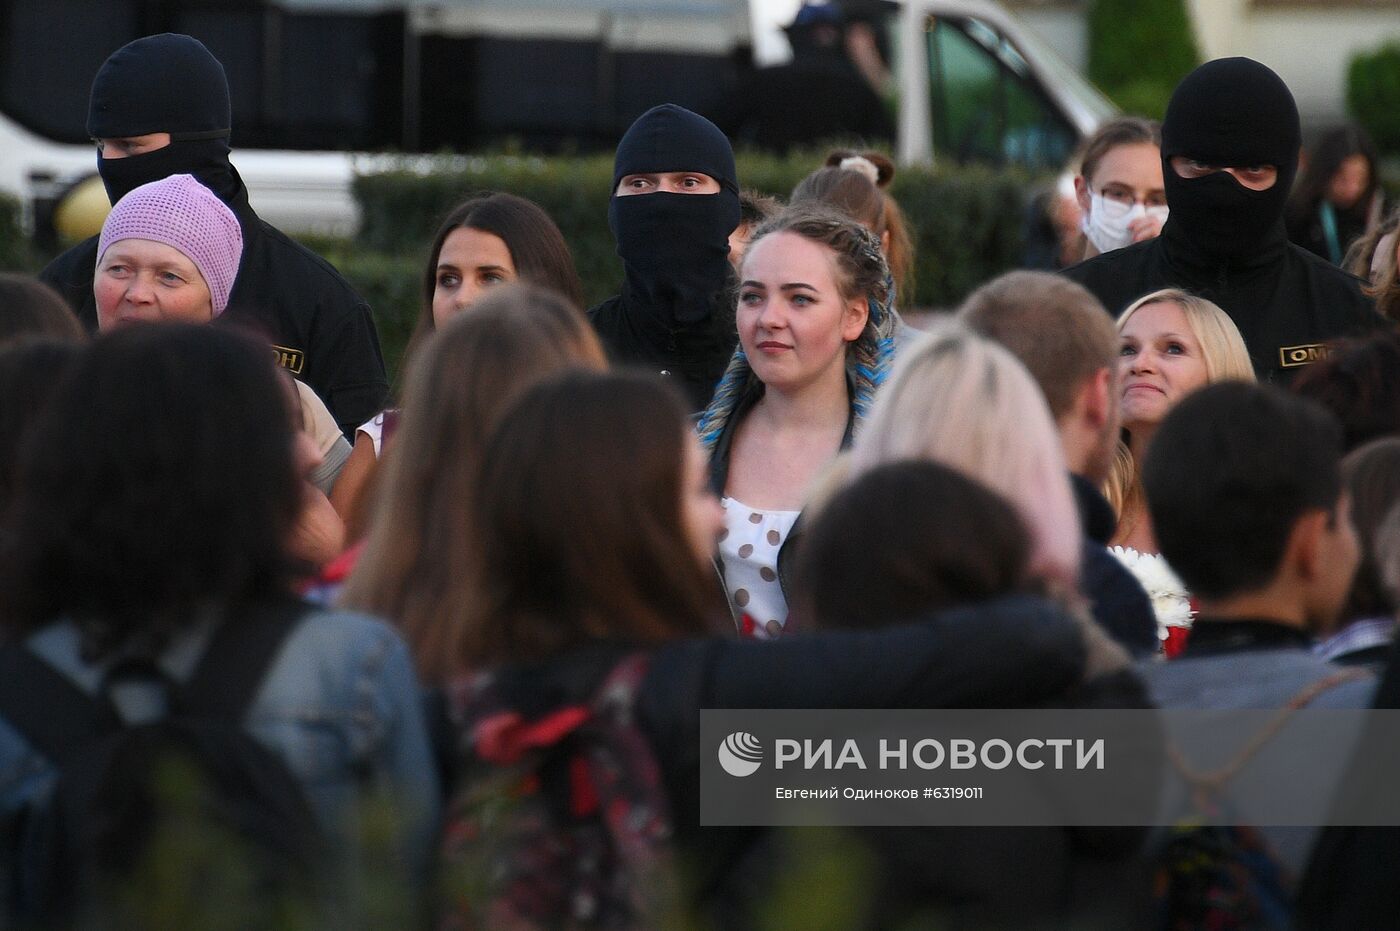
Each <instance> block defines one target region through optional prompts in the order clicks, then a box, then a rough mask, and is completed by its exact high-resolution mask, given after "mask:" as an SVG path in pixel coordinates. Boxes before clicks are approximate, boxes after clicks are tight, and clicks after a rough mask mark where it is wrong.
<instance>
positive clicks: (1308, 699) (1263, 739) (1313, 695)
mask: <svg viewBox="0 0 1400 931" xmlns="http://www.w3.org/2000/svg"><path fill="white" fill-rule="evenodd" d="M1369 678H1371V673H1370V672H1368V671H1366V670H1365V669H1360V668H1352V669H1342V670H1339V671H1337V672H1334V673H1332V674H1331V675H1330V676H1323V677H1322V678H1321V679H1317V680H1314V681H1313V682H1309V683H1308V684H1307V685H1305V686H1303V688H1301V689H1299V690H1298V691H1297V692H1296V693H1295V694H1294V695H1293V697H1292V698H1290V699H1289V700H1288V701H1287V702H1285V703H1284V705H1283V707H1282V708H1280V709H1279V711H1278V713H1277V714H1275V715H1274V717H1273V718H1272V719H1271V720H1270V721H1269V723H1268V724H1266V725H1265V726H1264V728H1263V729H1262V730H1260V731H1259V733H1257V734H1255V735H1254V736H1253V737H1251V738H1250V739H1249V741H1248V742H1247V743H1245V745H1244V746H1243V747H1241V748H1240V750H1239V752H1238V753H1236V754H1235V755H1234V757H1232V758H1231V759H1230V761H1229V762H1228V763H1226V764H1225V765H1224V766H1221V767H1218V768H1217V769H1213V770H1210V771H1208V772H1201V771H1199V770H1195V769H1192V768H1191V767H1190V766H1189V765H1188V764H1187V762H1186V759H1185V758H1184V757H1183V756H1182V754H1181V751H1180V749H1178V748H1177V747H1176V746H1175V745H1172V746H1170V747H1169V748H1168V751H1167V752H1168V755H1169V756H1170V757H1171V761H1172V765H1173V766H1174V767H1175V768H1176V770H1177V772H1178V773H1180V774H1181V777H1182V778H1183V779H1185V780H1186V782H1187V783H1188V784H1189V785H1190V786H1191V788H1192V789H1193V790H1195V791H1196V792H1198V793H1199V792H1205V793H1209V794H1215V793H1218V792H1219V791H1220V790H1221V789H1223V788H1224V787H1225V785H1226V783H1228V782H1229V781H1230V780H1231V779H1233V778H1235V776H1236V775H1238V774H1239V772H1240V770H1242V769H1244V768H1245V766H1246V765H1247V764H1248V763H1249V761H1250V760H1252V759H1254V756H1255V754H1257V753H1258V752H1259V751H1260V750H1262V749H1264V745H1265V744H1266V743H1268V742H1269V741H1270V740H1272V739H1273V738H1274V736H1275V735H1276V734H1278V732H1279V731H1280V730H1282V729H1283V726H1284V725H1285V724H1287V723H1288V719H1289V718H1291V717H1293V715H1294V713H1295V712H1298V711H1301V710H1302V709H1303V708H1306V707H1307V706H1308V705H1310V704H1312V703H1313V702H1314V701H1316V700H1317V698H1318V697H1319V696H1321V695H1323V694H1325V693H1327V692H1330V691H1332V689H1335V688H1336V687H1337V686H1339V685H1345V684H1346V683H1348V682H1355V681H1357V680H1359V679H1369Z"/></svg>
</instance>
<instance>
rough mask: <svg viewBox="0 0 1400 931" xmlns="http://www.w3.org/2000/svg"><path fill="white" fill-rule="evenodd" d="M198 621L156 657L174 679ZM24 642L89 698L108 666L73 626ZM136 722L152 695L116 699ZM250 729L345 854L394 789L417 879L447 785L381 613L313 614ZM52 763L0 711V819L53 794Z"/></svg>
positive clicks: (272, 673) (263, 691) (187, 665)
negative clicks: (373, 800) (90, 656)
mask: <svg viewBox="0 0 1400 931" xmlns="http://www.w3.org/2000/svg"><path fill="white" fill-rule="evenodd" d="M213 626H214V625H213V622H212V621H205V622H201V623H199V624H196V625H195V626H194V627H193V628H192V629H191V630H190V631H189V632H187V633H185V634H183V635H182V636H180V637H178V638H177V639H176V640H175V641H174V642H173V643H172V644H171V645H170V647H169V648H168V649H167V650H166V651H165V653H164V654H163V655H162V656H161V657H160V659H159V661H158V662H159V665H160V666H161V668H162V670H163V671H164V672H165V673H166V674H167V675H169V676H170V677H171V678H172V679H173V680H174V681H177V682H178V681H183V680H184V679H186V678H188V676H189V675H190V674H191V673H192V672H193V670H194V668H195V665H196V664H197V663H198V661H199V658H200V656H201V655H202V653H203V650H204V646H205V644H206V643H207V642H208V639H209V636H210V634H211V632H212V630H213ZM27 645H28V647H29V648H30V649H32V650H33V651H34V652H35V653H37V654H38V655H39V656H40V657H42V658H43V659H44V660H45V661H47V662H48V663H49V664H50V665H51V666H53V667H55V668H56V669H57V670H59V671H60V672H62V673H63V674H64V675H66V676H67V677H68V678H69V679H71V680H72V681H73V682H74V683H75V684H76V685H78V686H79V687H80V688H82V689H83V690H84V691H86V692H88V693H90V694H94V693H96V691H97V690H98V688H99V687H100V683H101V681H102V677H103V674H104V672H105V668H104V667H103V666H94V665H89V664H87V663H84V662H83V661H82V660H81V658H80V651H79V646H80V635H79V631H78V628H77V626H76V625H75V624H74V623H72V622H71V621H66V620H65V621H59V622H56V623H54V624H51V625H49V626H47V627H45V628H43V629H41V630H39V631H36V632H35V633H34V634H32V635H31V636H30V637H29V639H28V641H27ZM113 698H114V701H115V702H116V704H117V706H118V710H119V713H120V714H121V715H122V717H123V718H124V719H125V720H127V721H128V722H133V723H134V722H136V721H140V720H148V719H150V718H152V717H158V716H159V711H158V710H154V709H158V706H159V702H158V701H155V699H156V693H155V691H154V690H148V691H147V693H146V694H144V695H143V694H140V692H139V691H138V692H137V693H135V694H120V695H114V696H113ZM245 724H246V727H247V729H248V732H249V733H250V734H251V735H252V736H253V737H254V738H256V739H257V740H259V741H261V742H262V743H263V744H265V745H266V746H267V747H268V748H269V749H271V750H272V751H274V752H275V753H277V754H278V755H279V756H280V757H281V758H282V759H283V761H284V762H285V763H286V765H287V768H288V770H289V772H290V773H291V774H292V775H293V776H294V777H296V779H297V780H298V781H299V782H300V783H301V785H302V788H303V790H304V792H305V795H306V799H307V802H308V803H309V804H310V806H311V808H312V810H313V811H314V812H315V813H316V815H317V817H318V819H319V820H320V822H321V823H322V825H323V827H324V828H325V830H326V832H327V836H328V837H329V838H330V839H331V840H332V841H340V842H341V843H340V844H337V846H338V847H340V849H347V848H346V847H345V846H344V844H345V842H348V841H349V840H350V839H351V838H355V837H357V836H358V824H357V816H358V814H359V812H358V810H357V802H359V801H360V800H361V799H362V797H363V796H365V795H366V794H367V793H368V791H369V790H371V789H374V790H380V789H387V790H388V791H389V792H390V793H391V794H392V796H393V799H394V802H395V803H396V807H397V809H398V810H399V811H400V812H402V814H403V815H404V821H403V823H402V825H401V827H400V829H399V830H400V833H399V836H398V837H397V838H396V840H397V841H398V844H399V849H400V850H401V851H402V854H401V855H402V856H403V857H404V858H405V859H404V864H405V866H407V867H408V868H409V869H411V870H412V871H413V872H414V873H415V874H417V875H419V876H421V875H423V874H424V873H425V871H426V869H427V864H428V861H429V856H430V854H431V849H432V845H433V842H434V839H435V835H436V830H437V821H438V815H439V806H440V803H441V799H440V788H439V785H438V779H437V773H436V770H435V768H434V765H433V762H432V754H431V751H430V748H429V744H428V735H427V729H426V727H425V724H424V719H423V710H422V704H421V700H420V698H419V691H418V684H417V677H416V675H415V673H414V670H413V664H412V661H411V659H410V658H409V653H408V648H407V647H406V646H405V644H404V642H403V640H402V639H401V638H400V637H399V635H398V634H397V633H396V632H395V631H393V630H392V629H391V628H389V627H388V626H386V625H385V624H383V623H381V622H380V621H378V620H375V619H374V618H371V617H368V616H365V615H361V614H354V613H350V612H345V611H325V610H313V611H311V612H310V613H309V614H308V615H307V616H306V617H304V618H303V619H302V621H301V623H300V624H299V625H298V626H297V628H296V629H295V630H294V631H293V632H292V633H291V634H290V635H289V636H288V637H287V640H286V642H285V643H284V644H283V645H282V648H281V651H280V653H279V654H278V656H277V657H276V658H275V659H274V660H273V662H272V664H271V666H270V667H269V668H268V670H267V674H266V675H265V676H264V678H263V682H262V685H261V687H260V688H259V690H258V692H257V695H256V696H255V698H254V699H253V702H252V704H251V706H250V707H249V709H248V714H247V717H246V719H245ZM56 776H57V770H56V768H55V767H54V765H53V764H52V763H51V762H50V761H49V760H47V759H45V758H44V757H43V756H41V755H40V754H39V753H38V752H37V751H36V750H34V749H33V748H32V747H30V746H29V744H28V743H27V742H26V741H25V740H24V738H23V737H22V736H21V735H20V734H19V733H18V732H17V731H16V730H15V729H14V728H13V727H11V726H10V725H9V723H8V722H7V721H6V720H5V717H4V709H3V708H0V818H3V817H4V816H5V815H8V814H10V813H11V812H14V811H16V810H18V809H19V808H21V807H22V806H24V805H25V804H27V803H29V802H31V801H34V800H36V799H38V798H40V797H42V795H41V794H42V793H45V792H48V791H50V790H51V787H52V785H53V782H54V780H55V778H56Z"/></svg>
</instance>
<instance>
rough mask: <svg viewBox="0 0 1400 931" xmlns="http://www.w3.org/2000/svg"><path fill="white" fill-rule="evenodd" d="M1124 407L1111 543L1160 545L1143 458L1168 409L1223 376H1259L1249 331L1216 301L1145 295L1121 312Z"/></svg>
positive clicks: (1110, 487) (1149, 549) (1153, 548)
mask: <svg viewBox="0 0 1400 931" xmlns="http://www.w3.org/2000/svg"><path fill="white" fill-rule="evenodd" d="M1118 335H1119V339H1120V344H1119V363H1118V391H1119V410H1120V412H1121V414H1122V424H1123V434H1122V436H1123V438H1122V440H1121V441H1120V442H1119V444H1118V449H1117V451H1116V453H1115V454H1114V460H1113V468H1112V470H1111V471H1110V473H1109V477H1108V483H1107V485H1106V487H1105V488H1104V494H1105V496H1106V497H1107V498H1108V500H1109V503H1111V504H1112V505H1113V509H1114V511H1116V512H1117V514H1118V532H1117V533H1116V534H1114V536H1113V539H1112V541H1111V542H1112V543H1113V544H1114V545H1116V546H1122V547H1126V548H1128V549H1133V550H1137V551H1138V552H1139V553H1152V554H1155V553H1157V552H1159V550H1158V548H1157V540H1156V537H1155V536H1154V535H1153V532H1152V521H1151V519H1150V518H1149V517H1148V514H1147V502H1146V500H1145V499H1144V497H1143V494H1142V484H1141V479H1140V477H1139V474H1138V472H1139V466H1140V464H1141V463H1142V459H1143V456H1144V454H1145V453H1146V451H1147V446H1148V444H1149V443H1150V442H1151V441H1152V435H1153V434H1154V433H1155V432H1156V431H1157V426H1158V425H1159V424H1160V423H1161V422H1162V418H1164V417H1165V416H1166V415H1167V411H1169V410H1171V408H1172V407H1173V406H1174V405H1175V404H1176V403H1177V402H1178V401H1180V400H1181V399H1182V398H1183V397H1185V396H1186V395H1188V394H1190V393H1191V392H1192V391H1195V390H1196V389H1198V388H1202V387H1204V386H1206V385H1208V384H1212V383H1214V382H1218V381H1230V380H1235V381H1254V380H1255V379H1254V366H1253V364H1252V363H1251V362H1250V361H1249V352H1248V350H1246V349H1245V345H1244V339H1243V337H1241V336H1240V331H1239V330H1238V329H1237V328H1236V327H1235V324H1234V322H1233V321H1231V320H1230V317H1229V316H1228V315H1227V314H1226V313H1225V311H1223V310H1221V309H1220V308H1219V307H1217V306H1216V305H1215V304H1213V303H1211V302H1210V301H1208V300H1206V299H1205V298H1202V297H1197V296H1195V295H1194V294H1190V293H1188V292H1186V291H1181V290H1177V289H1175V288H1167V289H1164V290H1161V291H1154V292H1152V293H1151V294H1148V295H1146V296H1144V297H1141V298H1138V299H1137V300H1136V301H1134V302H1133V303H1132V304H1131V305H1129V307H1128V309H1127V310H1125V311H1123V314H1122V316H1120V317H1119V318H1118Z"/></svg>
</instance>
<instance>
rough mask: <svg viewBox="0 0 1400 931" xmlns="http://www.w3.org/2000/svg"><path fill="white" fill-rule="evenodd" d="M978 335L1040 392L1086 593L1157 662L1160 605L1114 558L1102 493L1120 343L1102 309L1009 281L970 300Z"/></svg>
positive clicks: (1049, 283) (1077, 294)
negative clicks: (1011, 359) (1054, 434)
mask: <svg viewBox="0 0 1400 931" xmlns="http://www.w3.org/2000/svg"><path fill="white" fill-rule="evenodd" d="M958 315H959V317H960V318H961V319H962V320H963V322H965V323H966V324H967V325H968V326H970V327H971V328H972V329H974V330H976V331H977V332H978V333H981V334H982V335H983V336H986V337H987V338H989V339H994V340H996V341H997V342H999V343H1001V344H1002V345H1003V346H1005V347H1006V348H1007V349H1009V350H1011V353H1012V354H1013V355H1015V356H1016V357H1017V358H1018V359H1020V360H1021V362H1023V363H1024V364H1025V366H1026V368H1027V370H1029V371H1030V373H1031V377H1032V378H1034V379H1035V380H1036V383H1037V384H1038V385H1040V390H1041V392H1042V393H1044V395H1045V400H1046V403H1047V404H1048V405H1049V406H1050V414H1051V416H1053V417H1054V418H1055V426H1056V428H1057V429H1058V430H1059V433H1060V441H1061V443H1062V444H1063V445H1064V449H1065V461H1066V464H1067V465H1068V466H1069V470H1070V478H1071V480H1072V483H1073V486H1074V495H1075V499H1076V501H1077V502H1078V504H1079V520H1080V523H1081V524H1082V525H1083V532H1084V545H1083V548H1082V560H1083V564H1082V567H1081V569H1080V574H1081V578H1080V582H1079V584H1080V588H1081V589H1083V591H1084V594H1085V596H1086V597H1087V598H1088V599H1089V600H1090V602H1091V603H1092V605H1093V611H1094V619H1095V620H1096V621H1098V622H1099V624H1100V625H1101V626H1102V627H1103V628H1104V629H1105V630H1107V631H1108V633H1109V634H1110V635H1112V637H1113V638H1114V639H1115V640H1117V641H1118V642H1119V643H1120V644H1122V645H1123V646H1124V647H1125V648H1126V649H1128V650H1129V651H1130V652H1131V653H1132V654H1133V655H1134V656H1137V657H1143V656H1147V655H1151V654H1155V653H1156V652H1157V649H1158V639H1157V622H1156V617H1155V615H1154V614H1153V611H1152V602H1151V601H1150V600H1149V599H1148V597H1147V592H1145V591H1143V588H1142V585H1141V584H1140V583H1139V582H1138V580H1137V579H1136V578H1134V577H1133V574H1132V573H1131V572H1129V571H1128V570H1127V569H1126V568H1124V567H1123V564H1122V563H1120V562H1119V561H1118V560H1117V558H1116V557H1114V556H1113V555H1112V554H1111V553H1109V552H1108V549H1107V545H1108V542H1109V540H1110V539H1112V537H1113V534H1114V532H1115V531H1116V530H1117V529H1118V518H1117V516H1116V515H1115V514H1114V513H1113V508H1112V507H1111V506H1110V505H1109V503H1108V502H1107V501H1106V500H1104V497H1103V495H1102V494H1100V493H1099V490H1098V489H1099V486H1101V485H1102V484H1103V482H1104V479H1106V478H1107V477H1108V470H1109V466H1110V465H1111V463H1112V462H1113V451H1114V448H1115V446H1116V445H1117V440H1118V374H1117V370H1116V365H1117V358H1118V334H1117V333H1115V332H1114V330H1113V324H1112V323H1110V322H1109V319H1108V317H1107V316H1106V315H1105V314H1104V312H1103V305H1102V304H1100V303H1099V302H1098V301H1097V300H1095V299H1094V296H1093V295H1092V294H1090V293H1089V292H1088V291H1085V290H1084V289H1083V288H1081V287H1080V286H1079V285H1077V284H1074V283H1073V282H1070V281H1065V280H1064V279H1062V278H1059V277H1057V276H1055V275H1052V274H1050V273H1049V272H1025V271H1023V272H1011V273H1009V274H1006V275H1002V276H1001V277H1000V278H997V279H995V280H994V281H991V282H988V283H987V284H985V285H983V286H982V287H980V288H978V289H977V290H976V291H974V292H972V294H971V295H969V296H968V299H967V301H966V302H965V303H964V304H963V306H962V308H961V310H959V312H958Z"/></svg>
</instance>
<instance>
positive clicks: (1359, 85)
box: [1347, 42, 1400, 153]
mask: <svg viewBox="0 0 1400 931" xmlns="http://www.w3.org/2000/svg"><path fill="white" fill-rule="evenodd" d="M1347 109H1348V110H1349V111H1350V112H1351V115H1352V116H1353V117H1355V118H1356V121H1357V122H1358V123H1360V124H1361V125H1362V126H1364V127H1366V131H1367V132H1369V133H1370V134H1371V138H1372V139H1374V140H1375V143H1376V146H1377V147H1378V148H1379V149H1380V150H1381V151H1382V152H1388V153H1400V42H1389V43H1387V44H1385V45H1383V46H1381V47H1380V48H1378V49H1376V50H1375V51H1372V52H1360V53H1357V54H1356V55H1353V56H1352V59H1351V64H1350V65H1349V66H1348V67H1347Z"/></svg>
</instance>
